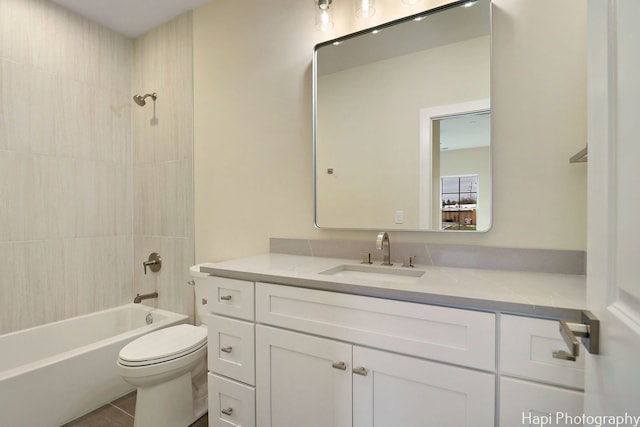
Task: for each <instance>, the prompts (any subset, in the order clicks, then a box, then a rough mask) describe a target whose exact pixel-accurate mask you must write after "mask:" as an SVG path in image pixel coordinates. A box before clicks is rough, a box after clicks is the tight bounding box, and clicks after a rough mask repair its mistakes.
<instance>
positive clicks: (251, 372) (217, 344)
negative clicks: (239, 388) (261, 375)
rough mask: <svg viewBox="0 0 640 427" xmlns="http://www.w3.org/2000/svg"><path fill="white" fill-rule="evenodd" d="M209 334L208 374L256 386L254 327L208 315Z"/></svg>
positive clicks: (246, 323) (245, 323)
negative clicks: (212, 373)
mask: <svg viewBox="0 0 640 427" xmlns="http://www.w3.org/2000/svg"><path fill="white" fill-rule="evenodd" d="M208 331H209V332H208V334H209V336H208V346H209V347H208V350H209V354H208V365H209V371H211V372H215V373H217V374H220V375H224V376H225V377H229V378H233V379H234V380H238V381H242V382H243V383H247V384H251V385H255V326H254V324H253V323H249V322H243V321H241V320H235V319H229V318H227V317H220V316H209V324H208Z"/></svg>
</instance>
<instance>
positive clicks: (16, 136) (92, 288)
mask: <svg viewBox="0 0 640 427" xmlns="http://www.w3.org/2000/svg"><path fill="white" fill-rule="evenodd" d="M191 40H192V32H191V15H190V14H186V15H183V16H181V17H178V18H176V19H175V20H173V21H171V22H169V23H167V24H164V25H162V26H161V27H159V28H157V29H154V30H152V31H151V32H149V33H147V34H145V35H143V36H141V37H140V38H138V39H136V40H131V39H128V38H126V37H124V36H122V35H119V34H117V33H115V32H113V31H111V30H108V29H106V28H104V27H101V26H100V25H98V24H95V23H93V22H91V21H89V20H87V19H85V18H82V17H79V16H77V15H75V14H73V13H71V12H68V11H66V10H65V9H63V8H61V7H59V6H57V5H55V4H53V3H51V2H49V1H44V0H0V304H1V310H0V334H2V333H7V332H11V331H15V330H19V329H23V328H27V327H31V326H35V325H39V324H43V323H48V322H52V321H56V320H60V319H63V318H67V317H71V316H75V315H79V314H83V313H87V312H92V311H96V310H100V309H104V308H108V307H112V306H116V305H120V304H123V303H126V302H131V301H132V300H133V297H134V296H135V294H136V293H137V292H140V293H143V292H148V291H152V290H157V291H158V292H159V294H160V298H159V299H158V301H157V305H158V306H160V307H162V308H166V309H169V310H173V311H179V312H182V313H188V314H192V312H193V303H192V290H191V289H188V288H187V287H186V285H184V284H185V283H186V281H187V280H188V277H187V276H186V275H187V274H188V273H187V272H188V266H189V265H191V264H192V262H193V221H192V219H191V218H193V214H192V212H193V200H192V196H191V194H192V185H193V184H192V173H191V169H192V125H191V123H192V115H193V109H192V104H193V102H192V77H191V75H192V72H191V64H192V60H191V44H192V41H191ZM140 92H158V102H157V103H156V108H155V117H154V107H153V103H152V102H148V104H147V106H146V107H144V108H142V107H138V106H137V105H135V104H134V103H133V101H132V99H131V96H132V95H133V94H134V93H140ZM150 252H160V254H161V255H162V257H163V268H162V270H161V272H159V273H157V274H155V273H154V275H147V276H144V275H143V272H142V261H143V260H144V259H146V258H147V256H148V254H149V253H150Z"/></svg>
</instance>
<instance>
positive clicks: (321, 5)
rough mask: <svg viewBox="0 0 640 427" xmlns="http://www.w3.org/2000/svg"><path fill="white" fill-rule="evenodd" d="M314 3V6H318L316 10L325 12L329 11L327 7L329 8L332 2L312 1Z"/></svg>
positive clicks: (324, 0) (327, 0) (323, 0)
mask: <svg viewBox="0 0 640 427" xmlns="http://www.w3.org/2000/svg"><path fill="white" fill-rule="evenodd" d="M314 1H315V2H316V5H318V9H320V10H327V9H329V6H331V3H332V2H333V0H314Z"/></svg>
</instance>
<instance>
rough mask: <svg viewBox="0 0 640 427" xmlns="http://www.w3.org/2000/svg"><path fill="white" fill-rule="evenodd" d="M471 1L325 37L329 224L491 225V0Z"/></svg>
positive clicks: (321, 128) (319, 52) (320, 161)
mask: <svg viewBox="0 0 640 427" xmlns="http://www.w3.org/2000/svg"><path fill="white" fill-rule="evenodd" d="M469 3H471V2H455V3H451V4H449V5H447V6H443V7H440V8H437V9H433V10H429V11H427V12H424V13H422V14H418V15H414V16H410V17H407V18H404V19H401V20H398V21H394V22H391V23H389V24H385V25H382V26H380V27H376V28H373V29H368V30H366V31H361V32H358V33H355V34H351V35H348V36H345V37H341V38H339V39H335V40H331V41H328V42H324V43H321V44H318V45H317V46H316V47H315V50H314V62H313V71H314V74H313V76H314V88H313V91H314V93H313V95H314V174H315V182H314V185H315V191H314V194H315V218H314V220H315V224H316V226H317V227H319V228H333V229H375V230H379V229H384V230H412V231H417V230H429V231H454V230H455V231H487V230H488V229H489V228H490V227H491V166H490V159H491V134H490V129H491V112H490V74H491V72H490V69H491V66H490V49H491V47H490V44H491V37H490V30H491V18H490V15H491V14H490V6H491V4H490V0H479V1H477V2H475V3H474V4H473V5H472V6H471V7H465V6H468V5H469ZM456 183H457V184H456Z"/></svg>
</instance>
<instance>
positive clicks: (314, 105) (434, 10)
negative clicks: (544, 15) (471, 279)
mask: <svg viewBox="0 0 640 427" xmlns="http://www.w3.org/2000/svg"><path fill="white" fill-rule="evenodd" d="M467 1H468V0H458V1H454V2H451V3H448V4H446V5H442V6H438V7H435V8H431V9H427V10H424V11H422V12H419V13H415V14H412V15H409V16H405V17H403V18H399V19H396V20H393V21H389V22H386V23H384V24H380V25H377V26H374V27H370V28H366V29H363V30H360V31H356V32H354V33H350V34H346V35H344V36H341V37H338V38H335V39H331V40H327V41H324V42H321V43H318V44H316V45H315V46H314V48H313V61H312V114H313V123H312V132H313V156H312V157H313V168H312V170H313V225H314V227H315V228H318V229H322V230H343V231H371V230H378V229H380V227H379V228H364V227H363V228H359V227H332V226H321V225H319V224H318V179H317V174H318V165H317V160H318V159H317V150H318V140H317V135H318V114H317V113H318V110H317V102H318V93H317V90H318V49H320V48H322V47H324V46H329V45H333V44H337V43H340V42H342V41H344V40H349V39H352V38H355V37H358V36H361V35H365V34H369V33H371V32H372V31H375V30H382V29H384V28H388V27H392V26H395V25H398V24H402V23H405V22H410V21H414V20H416V18H419V17H426V16H429V15H433V14H436V13H438V12H442V11H445V10H448V9H453V8H457V7H460V6H462V5H464V4H465V3H467ZM488 3H489V27H490V38H489V92H490V94H491V95H490V98H489V102H488V104H489V105H488V107H487V108H484V106H483V108H481V109H482V110H486V111H489V112H490V113H491V112H492V109H491V98H493V96H492V87H493V84H492V79H493V78H492V76H493V74H492V71H493V67H492V42H491V28H492V10H491V9H492V8H491V5H492V1H491V0H488ZM483 101H484V100H483ZM490 120H491V136H490V138H491V146H490V147H489V148H490V151H489V168H490V170H491V182H490V184H489V188H488V191H489V198H490V200H491V204H490V206H489V212H490V214H489V215H490V219H489V225H488V227H487V228H485V229H482V230H441V229H440V230H436V229H419V228H418V229H409V228H397V229H396V228H392V229H390V230H391V231H394V232H396V231H397V232H405V231H410V232H427V233H486V232H488V231H490V230H491V228H492V227H493V115H492V116H491V119H490ZM429 127H431V121H430V124H429ZM421 145H422V144H421ZM420 199H421V200H420V201H419V203H420V205H421V206H422V196H421V197H420ZM383 228H384V227H383Z"/></svg>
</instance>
